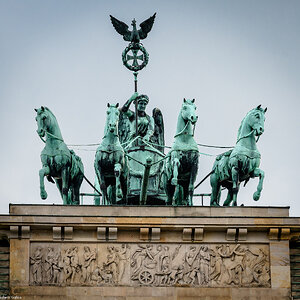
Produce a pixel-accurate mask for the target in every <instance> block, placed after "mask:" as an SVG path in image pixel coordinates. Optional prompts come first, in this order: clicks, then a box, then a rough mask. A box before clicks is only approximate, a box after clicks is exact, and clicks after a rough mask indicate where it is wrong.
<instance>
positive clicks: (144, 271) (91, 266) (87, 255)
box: [29, 243, 270, 287]
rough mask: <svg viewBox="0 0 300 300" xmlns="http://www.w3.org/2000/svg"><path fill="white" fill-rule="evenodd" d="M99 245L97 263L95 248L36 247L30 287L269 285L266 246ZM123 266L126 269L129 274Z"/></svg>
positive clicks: (31, 260)
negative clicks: (99, 259) (99, 254)
mask: <svg viewBox="0 0 300 300" xmlns="http://www.w3.org/2000/svg"><path fill="white" fill-rule="evenodd" d="M101 247H103V248H104V247H107V248H106V249H107V256H106V258H104V261H101V262H99V261H98V262H97V255H98V252H97V251H99V250H97V248H95V249H93V250H91V249H92V248H91V246H87V245H84V246H71V247H68V248H66V249H65V250H62V251H58V250H56V249H57V248H56V247H55V246H48V245H46V246H45V247H40V246H38V247H37V246H35V247H34V248H32V254H31V256H30V261H29V264H30V276H31V277H30V283H31V284H33V285H42V284H44V285H61V284H65V285H75V284H77V285H80V284H82V285H131V284H135V285H136V284H138V285H144V286H150V285H152V286H174V285H184V286H210V287H218V286H220V287H222V286H223V287H226V286H235V287H269V286H270V266H269V254H268V249H267V246H266V245H262V246H259V247H258V246H255V245H250V244H247V245H242V244H236V243H235V244H217V245H206V244H200V245H199V244H198V245H188V244H187V245H177V246H175V245H172V244H157V245H154V244H137V245H132V246H130V247H129V246H128V245H127V244H121V245H120V244H119V245H114V244H111V245H108V246H105V245H103V246H101ZM103 250H104V249H103ZM100 257H101V256H100ZM102 257H103V256H102ZM129 259H130V260H129ZM127 268H130V274H129V272H128V271H129V269H127ZM125 274H126V276H125ZM128 275H130V276H128Z"/></svg>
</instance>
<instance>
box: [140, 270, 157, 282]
mask: <svg viewBox="0 0 300 300" xmlns="http://www.w3.org/2000/svg"><path fill="white" fill-rule="evenodd" d="M139 281H140V283H141V284H143V285H149V284H151V283H152V282H153V281H154V276H153V275H152V274H151V273H150V272H149V271H147V270H144V271H141V272H140V274H139Z"/></svg>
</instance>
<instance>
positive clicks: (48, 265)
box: [44, 247, 55, 283]
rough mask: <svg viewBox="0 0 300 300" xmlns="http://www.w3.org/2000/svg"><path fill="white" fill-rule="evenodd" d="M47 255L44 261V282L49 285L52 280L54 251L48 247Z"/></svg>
mask: <svg viewBox="0 0 300 300" xmlns="http://www.w3.org/2000/svg"><path fill="white" fill-rule="evenodd" d="M47 251H48V252H47V254H46V256H45V261H44V272H45V281H46V282H47V283H51V282H52V279H53V262H54V255H55V253H54V249H53V248H52V247H48V249H47Z"/></svg>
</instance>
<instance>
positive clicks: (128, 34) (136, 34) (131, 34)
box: [110, 13, 156, 44]
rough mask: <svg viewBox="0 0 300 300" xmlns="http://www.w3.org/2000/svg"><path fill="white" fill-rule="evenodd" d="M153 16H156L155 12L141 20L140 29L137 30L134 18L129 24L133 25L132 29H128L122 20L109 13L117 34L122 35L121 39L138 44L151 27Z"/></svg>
mask: <svg viewBox="0 0 300 300" xmlns="http://www.w3.org/2000/svg"><path fill="white" fill-rule="evenodd" d="M155 16H156V13H155V14H154V15H153V16H152V17H150V18H148V19H147V20H145V21H144V22H142V23H141V24H140V27H141V29H139V30H137V29H136V21H135V19H133V20H132V22H131V25H132V27H133V29H132V31H130V30H128V25H127V24H125V23H124V22H122V21H119V20H118V19H116V18H115V17H113V16H112V15H110V20H111V22H112V24H113V26H114V28H115V29H116V31H117V32H118V33H119V34H121V35H123V39H124V40H125V41H128V42H131V43H133V44H138V43H139V42H140V40H143V39H145V38H146V37H147V35H148V33H149V32H150V30H151V29H152V26H153V23H154V19H155Z"/></svg>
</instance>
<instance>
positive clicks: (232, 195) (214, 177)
mask: <svg viewBox="0 0 300 300" xmlns="http://www.w3.org/2000/svg"><path fill="white" fill-rule="evenodd" d="M266 111H267V108H266V109H262V108H261V105H259V106H258V107H256V108H254V109H252V110H250V111H249V112H248V113H247V115H246V117H245V118H244V119H243V121H242V123H241V126H240V128H239V131H238V136H237V142H236V146H235V147H234V149H232V150H230V151H227V152H225V153H223V154H221V155H219V156H218V157H217V159H216V161H215V163H214V166H213V171H212V174H211V177H210V183H211V187H212V193H211V202H210V205H212V206H219V201H220V195H221V187H222V186H223V187H225V188H227V189H228V195H227V198H226V200H225V202H224V204H223V205H224V206H229V205H230V204H232V205H233V206H236V205H237V193H238V190H239V186H240V183H241V182H243V181H245V185H246V183H247V182H248V181H249V179H250V178H253V177H259V183H258V186H257V190H256V192H255V193H254V194H253V199H254V200H255V201H257V200H259V198H260V194H261V191H262V188H263V180H264V176H265V175H264V171H263V170H261V169H259V164H260V153H259V151H258V149H257V146H256V143H257V141H258V139H259V137H260V136H261V135H262V133H263V132H264V122H265V113H266ZM256 136H257V140H255V137H256Z"/></svg>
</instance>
